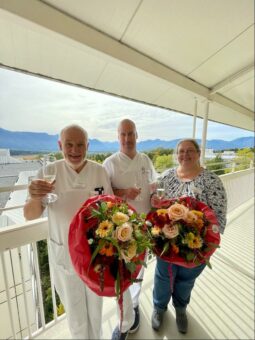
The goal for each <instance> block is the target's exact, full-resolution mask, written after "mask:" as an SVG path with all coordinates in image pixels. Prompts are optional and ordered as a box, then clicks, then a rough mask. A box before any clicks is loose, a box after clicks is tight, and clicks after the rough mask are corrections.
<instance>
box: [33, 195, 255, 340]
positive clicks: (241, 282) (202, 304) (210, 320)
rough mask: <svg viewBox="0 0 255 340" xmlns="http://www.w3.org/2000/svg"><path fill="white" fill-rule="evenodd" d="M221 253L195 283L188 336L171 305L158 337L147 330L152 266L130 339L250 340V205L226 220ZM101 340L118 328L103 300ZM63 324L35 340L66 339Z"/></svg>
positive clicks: (109, 300) (152, 264) (112, 308)
mask: <svg viewBox="0 0 255 340" xmlns="http://www.w3.org/2000/svg"><path fill="white" fill-rule="evenodd" d="M228 217H229V218H228V226H227V228H226V231H225V234H224V236H223V237H222V241H221V248H220V249H218V250H217V252H216V253H215V254H214V256H213V257H212V259H211V264H212V266H213V269H212V270H210V269H209V268H206V269H205V270H204V272H203V274H202V275H201V276H200V277H199V278H198V279H197V282H196V284H195V288H194V290H193V293H192V298H191V302H190V305H189V307H188V318H189V330H188V333H187V334H186V335H181V334H179V333H178V331H177V328H176V324H175V317H174V310H173V307H172V305H170V304H169V308H168V311H167V312H166V314H165V318H164V323H163V326H162V329H161V330H160V332H155V331H153V329H152V328H151V321H150V319H151V313H152V309H153V306H152V288H153V275H154V267H155V261H152V262H150V263H149V264H148V268H147V269H146V271H145V276H144V283H143V289H142V293H141V297H140V314H141V325H140V328H139V330H138V331H137V333H135V334H130V335H129V337H128V339H254V338H255V334H254V200H253V199H252V200H250V201H248V202H246V203H245V204H243V205H242V206H240V207H238V208H237V209H235V211H233V212H232V213H231V214H230V215H229V216H228ZM103 317H104V322H103V339H110V338H111V333H112V330H113V329H114V327H115V326H116V322H117V318H116V304H115V301H114V299H113V298H104V310H103ZM69 338H70V334H69V331H68V327H67V323H66V320H65V319H64V320H62V321H61V322H59V323H58V324H57V325H55V326H54V327H52V328H51V329H49V330H47V331H45V332H44V333H43V334H41V335H40V336H38V337H37V339H69Z"/></svg>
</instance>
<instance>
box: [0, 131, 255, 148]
mask: <svg viewBox="0 0 255 340" xmlns="http://www.w3.org/2000/svg"><path fill="white" fill-rule="evenodd" d="M179 140H180V139H173V140H161V139H148V140H144V141H141V142H138V143H137V148H138V150H139V151H149V150H152V149H156V148H165V149H173V148H175V146H176V144H177V143H178V141H179ZM57 141H58V135H49V134H47V133H41V132H40V133H39V132H19V131H8V130H5V129H2V128H0V148H2V149H10V150H17V151H19V150H23V151H30V152H31V151H35V152H47V151H57V150H58V145H57ZM197 141H198V143H201V139H197ZM246 147H254V137H253V136H250V137H241V138H237V139H234V140H231V141H225V140H221V139H212V140H208V141H207V144H206V148H208V149H214V150H227V149H235V148H237V149H242V148H246ZM117 150H119V143H118V142H117V141H116V142H106V141H101V140H98V139H89V152H91V153H95V152H115V151H117Z"/></svg>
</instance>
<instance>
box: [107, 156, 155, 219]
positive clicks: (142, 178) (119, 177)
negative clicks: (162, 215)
mask: <svg viewBox="0 0 255 340" xmlns="http://www.w3.org/2000/svg"><path fill="white" fill-rule="evenodd" d="M103 166H104V167H105V169H106V171H107V173H108V175H109V177H110V180H111V184H112V188H113V189H127V188H130V187H135V186H136V184H138V183H139V187H141V194H140V195H141V200H140V201H138V200H128V203H129V204H130V205H131V206H133V207H134V208H135V209H136V210H137V212H138V213H142V212H144V213H147V212H148V211H149V210H150V208H151V204H150V184H151V183H153V182H154V181H155V180H156V177H157V174H156V171H155V169H154V167H153V164H152V162H151V160H150V158H149V157H148V156H147V155H145V154H143V153H140V152H137V153H136V155H135V157H134V158H133V159H131V158H129V157H128V156H127V155H125V154H124V153H123V152H116V153H114V154H113V155H111V156H110V157H108V158H107V159H106V160H105V161H104V163H103Z"/></svg>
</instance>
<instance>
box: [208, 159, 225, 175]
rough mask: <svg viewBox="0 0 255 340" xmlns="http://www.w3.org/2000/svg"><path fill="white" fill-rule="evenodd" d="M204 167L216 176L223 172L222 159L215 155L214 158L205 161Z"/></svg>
mask: <svg viewBox="0 0 255 340" xmlns="http://www.w3.org/2000/svg"><path fill="white" fill-rule="evenodd" d="M206 168H207V169H208V170H211V171H213V172H215V173H216V174H217V175H218V176H219V175H223V174H224V173H225V170H224V169H225V164H224V160H223V159H222V158H221V156H220V155H217V156H216V157H215V158H213V159H210V160H207V161H206Z"/></svg>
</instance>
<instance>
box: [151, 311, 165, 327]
mask: <svg viewBox="0 0 255 340" xmlns="http://www.w3.org/2000/svg"><path fill="white" fill-rule="evenodd" d="M163 315H164V312H159V311H158V310H156V309H154V310H153V312H152V316H151V326H152V328H153V329H154V330H155V331H158V330H159V328H160V326H161V324H162V321H163Z"/></svg>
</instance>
